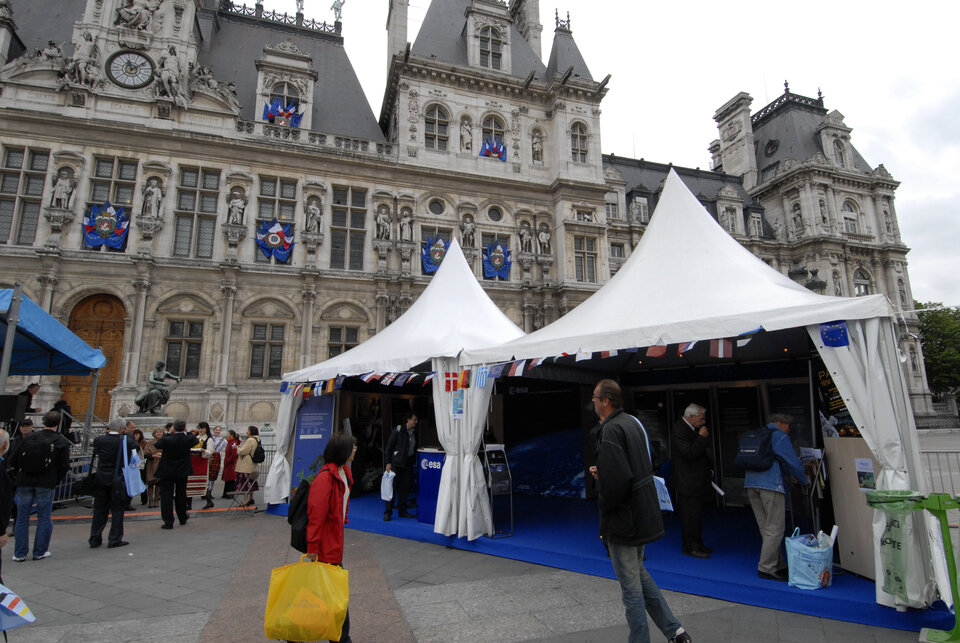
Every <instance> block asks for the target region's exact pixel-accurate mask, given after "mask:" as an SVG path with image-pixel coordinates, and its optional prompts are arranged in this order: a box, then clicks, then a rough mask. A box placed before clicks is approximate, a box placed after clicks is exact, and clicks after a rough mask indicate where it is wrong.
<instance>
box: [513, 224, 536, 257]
mask: <svg viewBox="0 0 960 643" xmlns="http://www.w3.org/2000/svg"><path fill="white" fill-rule="evenodd" d="M517 236H519V237H520V252H533V232H532V231H531V230H530V224H529V223H527V222H526V221H524V222H523V223H521V224H520V227H519V228H518V229H517Z"/></svg>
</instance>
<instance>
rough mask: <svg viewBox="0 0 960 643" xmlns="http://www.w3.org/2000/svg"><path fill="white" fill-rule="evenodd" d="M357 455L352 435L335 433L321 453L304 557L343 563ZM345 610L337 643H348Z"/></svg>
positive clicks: (312, 490) (309, 503)
mask: <svg viewBox="0 0 960 643" xmlns="http://www.w3.org/2000/svg"><path fill="white" fill-rule="evenodd" d="M356 452H357V441H356V439H355V438H354V437H353V436H352V435H348V434H346V433H336V434H334V435H333V436H331V437H330V441H329V442H327V446H326V448H325V449H324V450H323V459H324V461H325V462H326V464H325V465H323V468H322V469H320V471H319V472H318V473H317V476H316V477H315V478H314V479H313V482H312V483H311V484H310V496H309V498H308V499H307V554H308V555H309V556H310V558H311V559H313V560H321V561H323V562H325V563H330V564H332V565H342V564H343V525H344V524H345V523H346V522H347V508H348V507H349V504H350V488H351V487H352V486H353V473H352V472H351V471H350V467H349V466H348V464H349V463H350V462H352V461H353V456H354V455H355V454H356ZM351 642H352V639H351V638H350V611H349V610H347V616H346V619H344V621H343V630H342V632H341V634H340V641H339V643H351Z"/></svg>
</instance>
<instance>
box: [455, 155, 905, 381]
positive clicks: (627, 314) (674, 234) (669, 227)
mask: <svg viewBox="0 0 960 643" xmlns="http://www.w3.org/2000/svg"><path fill="white" fill-rule="evenodd" d="M657 215H659V216H657ZM890 315H891V311H890V306H889V303H888V302H887V300H886V298H885V297H884V296H883V295H872V296H867V297H856V298H850V297H829V296H824V295H818V294H816V293H813V292H810V291H809V290H807V289H806V288H804V287H803V286H801V285H799V284H797V283H795V282H794V281H793V280H791V279H790V278H788V277H786V276H785V275H783V274H781V273H779V272H777V271H776V270H774V269H773V268H771V267H770V266H768V265H767V264H765V263H764V262H763V261H761V260H760V259H758V258H757V257H756V256H754V255H753V254H752V253H751V252H750V251H749V250H747V249H746V248H744V247H743V246H741V245H740V243H739V242H737V240H736V239H734V238H733V237H731V236H730V235H729V234H727V232H726V231H725V230H723V228H721V227H720V226H719V225H718V224H717V222H716V221H714V219H713V217H711V216H710V214H709V213H708V212H707V211H706V210H705V209H704V207H703V206H702V205H701V204H700V202H699V201H697V199H696V197H695V196H693V194H692V193H691V192H690V191H689V190H688V189H687V187H686V186H685V185H684V184H683V181H682V180H681V179H680V177H679V176H677V174H676V172H674V171H673V170H671V171H670V174H669V176H668V177H667V180H666V184H665V186H664V188H663V194H662V196H661V197H660V201H659V202H658V204H657V209H656V212H655V213H654V216H653V218H652V219H651V222H650V225H649V226H647V230H646V232H645V233H644V235H643V237H642V238H641V240H640V243H638V244H637V247H636V249H635V250H634V251H633V253H632V254H631V255H630V258H629V259H628V260H627V261H626V262H625V263H624V265H623V266H622V267H621V268H620V270H619V272H617V274H616V275H614V277H613V278H612V279H610V281H608V282H607V283H606V284H605V285H604V286H603V288H601V289H600V290H598V291H597V292H596V293H594V294H593V295H592V296H591V297H590V298H588V299H587V300H586V301H585V302H583V303H582V304H580V305H579V306H577V307H576V308H574V309H573V310H571V311H570V312H568V313H567V314H566V315H564V316H563V317H561V318H560V319H558V320H557V321H555V322H553V323H552V324H550V325H549V326H546V327H544V328H542V329H540V330H538V331H536V332H533V333H530V334H529V335H526V336H524V337H522V338H520V339H517V340H514V341H512V342H508V343H506V344H503V345H500V346H494V347H490V348H486V349H478V350H470V349H468V350H466V351H464V355H463V357H462V360H461V361H462V362H463V363H464V364H479V363H492V362H498V361H506V360H510V359H529V358H535V357H546V356H550V355H561V354H563V353H569V354H573V353H575V352H577V351H582V352H589V351H602V350H610V349H614V348H617V349H619V348H631V347H637V346H654V345H663V344H676V343H680V342H689V341H697V340H704V339H714V338H720V337H734V336H737V335H740V334H742V333H747V332H750V331H753V330H756V329H758V328H761V327H762V328H763V329H765V330H768V331H773V330H781V329H785V328H795V327H803V326H806V325H808V324H814V323H822V322H827V321H832V320H840V319H865V318H873V317H889V316H890Z"/></svg>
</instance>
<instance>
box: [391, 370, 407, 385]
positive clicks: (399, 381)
mask: <svg viewBox="0 0 960 643" xmlns="http://www.w3.org/2000/svg"><path fill="white" fill-rule="evenodd" d="M408 379H410V373H400V374H399V375H397V378H396V379H395V380H393V385H394V386H403V385H404V384H406V383H407V380H408Z"/></svg>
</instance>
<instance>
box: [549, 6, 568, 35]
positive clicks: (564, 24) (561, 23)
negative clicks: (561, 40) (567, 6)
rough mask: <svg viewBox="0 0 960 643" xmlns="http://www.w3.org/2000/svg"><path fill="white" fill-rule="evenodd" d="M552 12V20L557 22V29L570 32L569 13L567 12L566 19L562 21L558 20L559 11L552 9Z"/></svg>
mask: <svg viewBox="0 0 960 643" xmlns="http://www.w3.org/2000/svg"><path fill="white" fill-rule="evenodd" d="M553 11H554V18H555V19H556V21H557V29H566V30H567V31H570V12H569V11H568V12H567V19H566V20H565V21H564V20H561V19H560V10H559V9H554V10H553Z"/></svg>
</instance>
